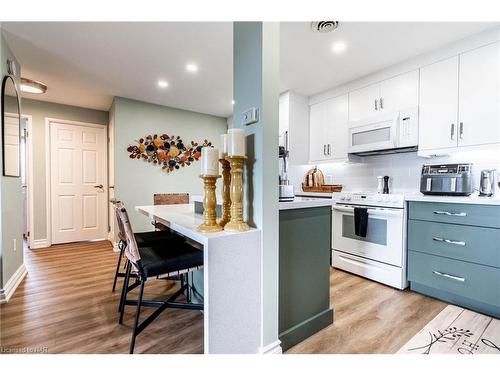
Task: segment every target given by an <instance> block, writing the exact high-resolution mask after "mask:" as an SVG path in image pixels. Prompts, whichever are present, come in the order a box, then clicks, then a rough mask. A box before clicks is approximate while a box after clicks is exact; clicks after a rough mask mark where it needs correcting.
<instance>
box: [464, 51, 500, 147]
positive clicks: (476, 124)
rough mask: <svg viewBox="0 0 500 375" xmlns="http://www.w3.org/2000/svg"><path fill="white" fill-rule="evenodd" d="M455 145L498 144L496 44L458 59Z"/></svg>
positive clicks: (498, 55)
mask: <svg viewBox="0 0 500 375" xmlns="http://www.w3.org/2000/svg"><path fill="white" fill-rule="evenodd" d="M459 87H460V88H459V96H458V97H459V107H458V108H459V112H458V113H459V125H458V126H459V130H458V145H459V146H474V145H482V144H489V143H498V142H500V121H499V120H500V116H499V111H500V43H499V42H497V43H493V44H490V45H487V46H485V47H481V48H478V49H475V50H472V51H469V52H466V53H463V54H462V55H460V85H459Z"/></svg>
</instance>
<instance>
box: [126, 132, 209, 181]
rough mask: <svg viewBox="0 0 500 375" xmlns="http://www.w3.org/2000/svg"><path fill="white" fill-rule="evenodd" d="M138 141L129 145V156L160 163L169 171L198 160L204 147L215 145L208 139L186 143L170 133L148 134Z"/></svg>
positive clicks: (156, 163)
mask: <svg viewBox="0 0 500 375" xmlns="http://www.w3.org/2000/svg"><path fill="white" fill-rule="evenodd" d="M136 142H137V144H136V145H129V146H128V147H127V152H129V153H130V155H129V157H130V158H131V159H142V160H144V161H146V162H148V163H152V164H155V165H160V166H161V167H162V169H163V170H164V171H166V172H167V173H170V172H172V171H174V170H176V169H179V168H180V167H185V166H189V165H191V163H193V162H195V161H197V160H198V159H199V158H200V156H201V149H202V147H213V146H212V142H209V141H207V140H206V139H205V140H204V141H203V142H202V143H201V144H199V143H197V142H194V141H191V143H188V144H185V143H184V141H183V140H182V139H181V137H179V136H174V135H168V134H162V135H158V134H153V135H148V136H146V137H145V138H141V139H139V140H138V141H136Z"/></svg>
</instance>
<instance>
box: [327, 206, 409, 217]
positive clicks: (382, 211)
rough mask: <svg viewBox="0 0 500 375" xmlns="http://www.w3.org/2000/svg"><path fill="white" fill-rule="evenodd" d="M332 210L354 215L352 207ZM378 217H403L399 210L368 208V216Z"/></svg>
mask: <svg viewBox="0 0 500 375" xmlns="http://www.w3.org/2000/svg"><path fill="white" fill-rule="evenodd" d="M332 210H335V211H339V212H346V213H350V214H354V207H345V206H336V205H333V206H332ZM370 214H372V215H380V216H399V217H401V216H403V210H401V209H390V208H369V209H368V215H370Z"/></svg>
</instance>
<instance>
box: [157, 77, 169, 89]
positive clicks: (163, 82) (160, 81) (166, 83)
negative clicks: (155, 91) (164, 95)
mask: <svg viewBox="0 0 500 375" xmlns="http://www.w3.org/2000/svg"><path fill="white" fill-rule="evenodd" d="M158 87H161V88H162V89H164V88H167V87H168V82H167V81H165V80H163V79H160V80H159V81H158Z"/></svg>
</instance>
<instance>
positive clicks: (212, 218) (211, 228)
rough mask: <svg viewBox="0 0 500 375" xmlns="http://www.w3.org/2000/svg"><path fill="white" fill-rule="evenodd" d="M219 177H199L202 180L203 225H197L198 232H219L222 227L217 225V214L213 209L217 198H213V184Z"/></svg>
mask: <svg viewBox="0 0 500 375" xmlns="http://www.w3.org/2000/svg"><path fill="white" fill-rule="evenodd" d="M219 177H220V176H207V175H200V178H202V179H203V185H204V188H205V196H204V198H203V224H200V225H198V228H196V229H197V230H198V232H203V233H210V232H219V231H221V230H222V226H221V225H219V224H217V213H216V210H215V207H216V205H217V198H216V196H215V182H216V181H217V179H218V178H219Z"/></svg>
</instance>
